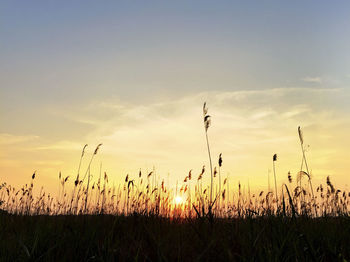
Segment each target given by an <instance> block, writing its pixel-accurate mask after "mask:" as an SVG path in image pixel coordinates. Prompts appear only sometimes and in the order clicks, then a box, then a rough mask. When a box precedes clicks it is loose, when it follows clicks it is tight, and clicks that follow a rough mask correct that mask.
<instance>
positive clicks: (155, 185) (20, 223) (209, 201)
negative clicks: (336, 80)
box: [0, 104, 350, 261]
mask: <svg viewBox="0 0 350 262" xmlns="http://www.w3.org/2000/svg"><path fill="white" fill-rule="evenodd" d="M207 112H208V109H207V108H206V104H204V106H203V119H204V129H205V135H206V144H207V149H208V156H209V162H210V166H209V171H208V170H207V169H206V167H205V166H203V167H202V171H201V172H200V173H199V174H193V173H192V170H190V171H189V172H188V175H187V176H186V177H185V178H184V179H183V182H182V183H180V184H177V185H176V187H175V188H174V187H172V186H170V185H169V184H168V185H167V184H166V183H165V182H164V180H160V179H159V176H156V174H155V171H154V170H153V171H151V172H147V173H146V174H145V173H143V172H142V171H141V170H140V171H139V173H138V174H136V175H134V176H129V175H127V176H126V177H125V179H124V180H123V182H122V183H120V184H119V185H117V186H116V185H115V184H113V185H111V184H110V183H109V178H108V175H107V174H106V173H103V172H102V170H101V169H100V173H99V176H98V179H97V178H95V179H92V176H91V173H90V170H91V166H92V164H93V160H94V156H95V155H96V154H97V153H98V151H99V149H100V147H101V146H102V144H99V145H98V146H97V147H96V149H95V150H94V151H93V152H92V154H91V156H90V158H88V165H87V167H86V169H85V171H84V172H82V171H81V169H82V160H83V158H84V157H85V153H86V152H85V150H86V147H87V146H84V148H83V150H82V153H81V157H80V161H79V165H78V171H77V175H76V177H75V178H71V177H70V176H65V177H64V176H62V175H61V173H59V177H58V178H59V180H58V185H59V190H58V194H57V195H56V196H53V195H51V194H50V193H49V192H45V190H44V188H41V189H40V191H39V193H38V194H34V188H35V181H36V179H37V177H36V173H35V172H34V173H33V174H32V175H31V178H29V179H30V181H29V183H27V184H25V185H24V186H22V187H21V188H15V187H13V186H11V185H8V184H7V183H5V182H4V183H2V184H0V229H1V230H0V261H16V260H20V261H25V260H28V261H53V260H55V261H232V260H233V261H237V260H238V261H337V260H339V261H349V260H350V217H349V208H350V192H348V191H346V190H341V189H337V188H336V187H335V186H334V185H333V184H332V182H331V179H330V177H327V178H326V179H325V184H320V185H318V186H317V187H315V185H313V184H312V176H311V174H310V173H309V167H308V163H307V158H306V153H305V146H304V137H303V134H302V131H301V128H300V127H299V128H298V136H299V139H300V145H301V152H302V163H301V168H300V171H299V172H298V174H297V175H296V177H294V178H293V177H292V175H291V174H290V173H288V175H287V178H288V182H287V184H286V183H284V184H282V185H277V182H276V177H277V173H276V171H275V165H276V163H277V155H276V154H273V156H272V164H273V175H274V182H275V183H274V190H267V191H265V192H264V191H261V192H259V193H257V194H253V193H250V190H248V193H247V192H245V191H242V189H241V184H240V183H238V186H237V188H231V189H230V188H229V183H228V181H227V180H228V177H221V167H222V165H223V159H222V155H221V154H220V155H219V157H218V161H217V164H215V163H213V162H214V161H212V157H211V153H210V146H209V139H208V133H207V131H208V128H209V126H210V116H209V115H208V114H207ZM208 173H209V174H208ZM204 175H208V176H209V175H210V183H209V184H208V185H207V184H203V179H202V178H203V176H204ZM314 187H315V188H314Z"/></svg>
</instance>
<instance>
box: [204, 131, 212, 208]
mask: <svg viewBox="0 0 350 262" xmlns="http://www.w3.org/2000/svg"><path fill="white" fill-rule="evenodd" d="M205 137H206V139H207V147H208V154H209V163H210V205H211V204H212V203H213V166H212V162H211V155H210V147H209V140H208V132H207V131H205Z"/></svg>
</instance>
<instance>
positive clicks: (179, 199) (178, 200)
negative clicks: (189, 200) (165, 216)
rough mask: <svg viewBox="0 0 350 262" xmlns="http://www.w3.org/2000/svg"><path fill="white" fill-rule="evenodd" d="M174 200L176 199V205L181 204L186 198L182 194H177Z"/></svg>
mask: <svg viewBox="0 0 350 262" xmlns="http://www.w3.org/2000/svg"><path fill="white" fill-rule="evenodd" d="M174 201H175V204H176V205H181V204H182V203H183V202H184V200H183V198H182V197H181V196H176V197H175V199H174Z"/></svg>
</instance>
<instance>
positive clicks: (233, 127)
mask: <svg viewBox="0 0 350 262" xmlns="http://www.w3.org/2000/svg"><path fill="white" fill-rule="evenodd" d="M349 17H350V2H349V1H191V2H190V1H87V0H84V1H1V3H0V88H1V89H0V97H1V104H0V148H1V149H0V181H7V182H10V183H11V184H14V185H19V184H24V183H27V182H28V180H29V179H30V175H31V173H32V172H33V171H34V170H37V173H38V176H39V177H40V180H39V181H41V182H39V183H42V184H43V185H45V187H46V188H49V189H50V188H52V189H55V188H56V185H57V175H58V172H59V171H62V173H63V174H64V175H71V176H73V175H75V173H76V169H77V165H78V162H79V156H80V151H81V148H82V147H83V145H84V144H86V143H87V144H89V147H88V149H89V151H88V153H89V154H91V153H92V152H93V150H94V148H95V146H96V145H97V144H98V143H100V142H101V143H103V146H102V147H101V151H100V152H99V154H98V157H97V158H96V162H95V167H94V168H95V173H96V172H97V171H96V170H97V169H98V166H99V164H100V163H101V162H102V165H103V169H104V170H106V171H107V173H109V174H110V177H111V178H112V179H114V180H115V181H116V182H118V181H120V179H121V177H124V176H125V175H126V174H127V173H130V174H131V175H132V174H135V175H136V174H137V172H138V170H139V168H142V169H143V170H145V172H146V170H151V169H152V168H153V166H155V168H156V170H157V171H158V174H159V176H160V177H164V178H165V177H166V176H167V174H168V173H170V175H169V176H170V179H171V181H172V183H175V181H176V180H177V179H179V180H182V179H183V178H184V177H185V176H186V175H187V173H188V170H190V169H193V170H194V174H196V173H199V172H200V170H201V167H202V165H206V166H207V167H208V166H209V165H208V159H207V152H206V144H205V137H204V129H203V123H202V104H203V102H204V101H207V104H208V107H209V114H210V115H212V126H211V127H210V129H209V139H210V142H211V146H212V151H213V156H214V158H215V162H216V158H217V156H218V154H219V153H221V152H222V153H223V158H224V168H223V172H224V173H225V174H228V173H229V176H230V181H231V182H232V183H237V181H238V180H240V181H241V182H242V183H245V184H247V183H248V181H249V183H250V185H251V186H256V187H264V186H266V184H267V173H268V169H269V168H271V165H272V161H271V160H272V155H273V154H274V153H277V154H278V156H279V159H278V166H277V169H278V180H279V181H280V182H282V181H285V180H286V178H287V172H288V171H291V173H292V174H293V175H294V176H295V174H296V173H297V172H298V171H299V170H298V168H300V161H301V155H300V145H299V144H298V136H297V127H298V125H301V126H302V127H303V130H304V135H305V140H306V143H307V144H309V145H310V148H309V149H308V152H307V156H308V158H309V164H310V166H311V169H312V175H313V177H314V179H315V180H316V181H324V180H325V177H326V176H327V175H330V176H331V177H332V179H333V180H334V181H335V182H336V184H337V185H339V186H342V187H348V184H347V183H348V181H349V178H348V177H349V163H348V161H349V155H350V154H349V148H350V142H349V141H350V139H349V138H348V134H349V132H350V120H349V113H350V105H349V101H350V100H349V99H350V87H349V84H350V19H349ZM88 156H89V155H88ZM207 178H208V173H207Z"/></svg>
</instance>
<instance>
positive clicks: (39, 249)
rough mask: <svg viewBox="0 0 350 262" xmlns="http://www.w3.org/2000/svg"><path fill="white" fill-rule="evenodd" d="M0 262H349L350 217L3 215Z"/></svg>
mask: <svg viewBox="0 0 350 262" xmlns="http://www.w3.org/2000/svg"><path fill="white" fill-rule="evenodd" d="M0 227H1V231H0V247H1V249H0V260H1V261H18V260H21V261H50V260H51V261H229V260H230V261H232V260H233V261H348V260H349V259H350V248H349V247H350V219H349V217H337V218H333V217H323V218H317V219H315V218H313V219H311V218H308V217H299V218H297V219H291V218H284V217H275V216H270V217H259V218H245V219H239V218H236V219H214V222H213V223H209V222H208V221H207V220H205V219H199V218H195V219H183V218H181V219H180V218H179V219H168V218H161V217H152V216H148V217H145V216H139V215H130V216H128V217H125V216H111V215H84V216H83V215H80V216H63V215H62V216H19V215H8V214H1V215H0Z"/></svg>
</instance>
